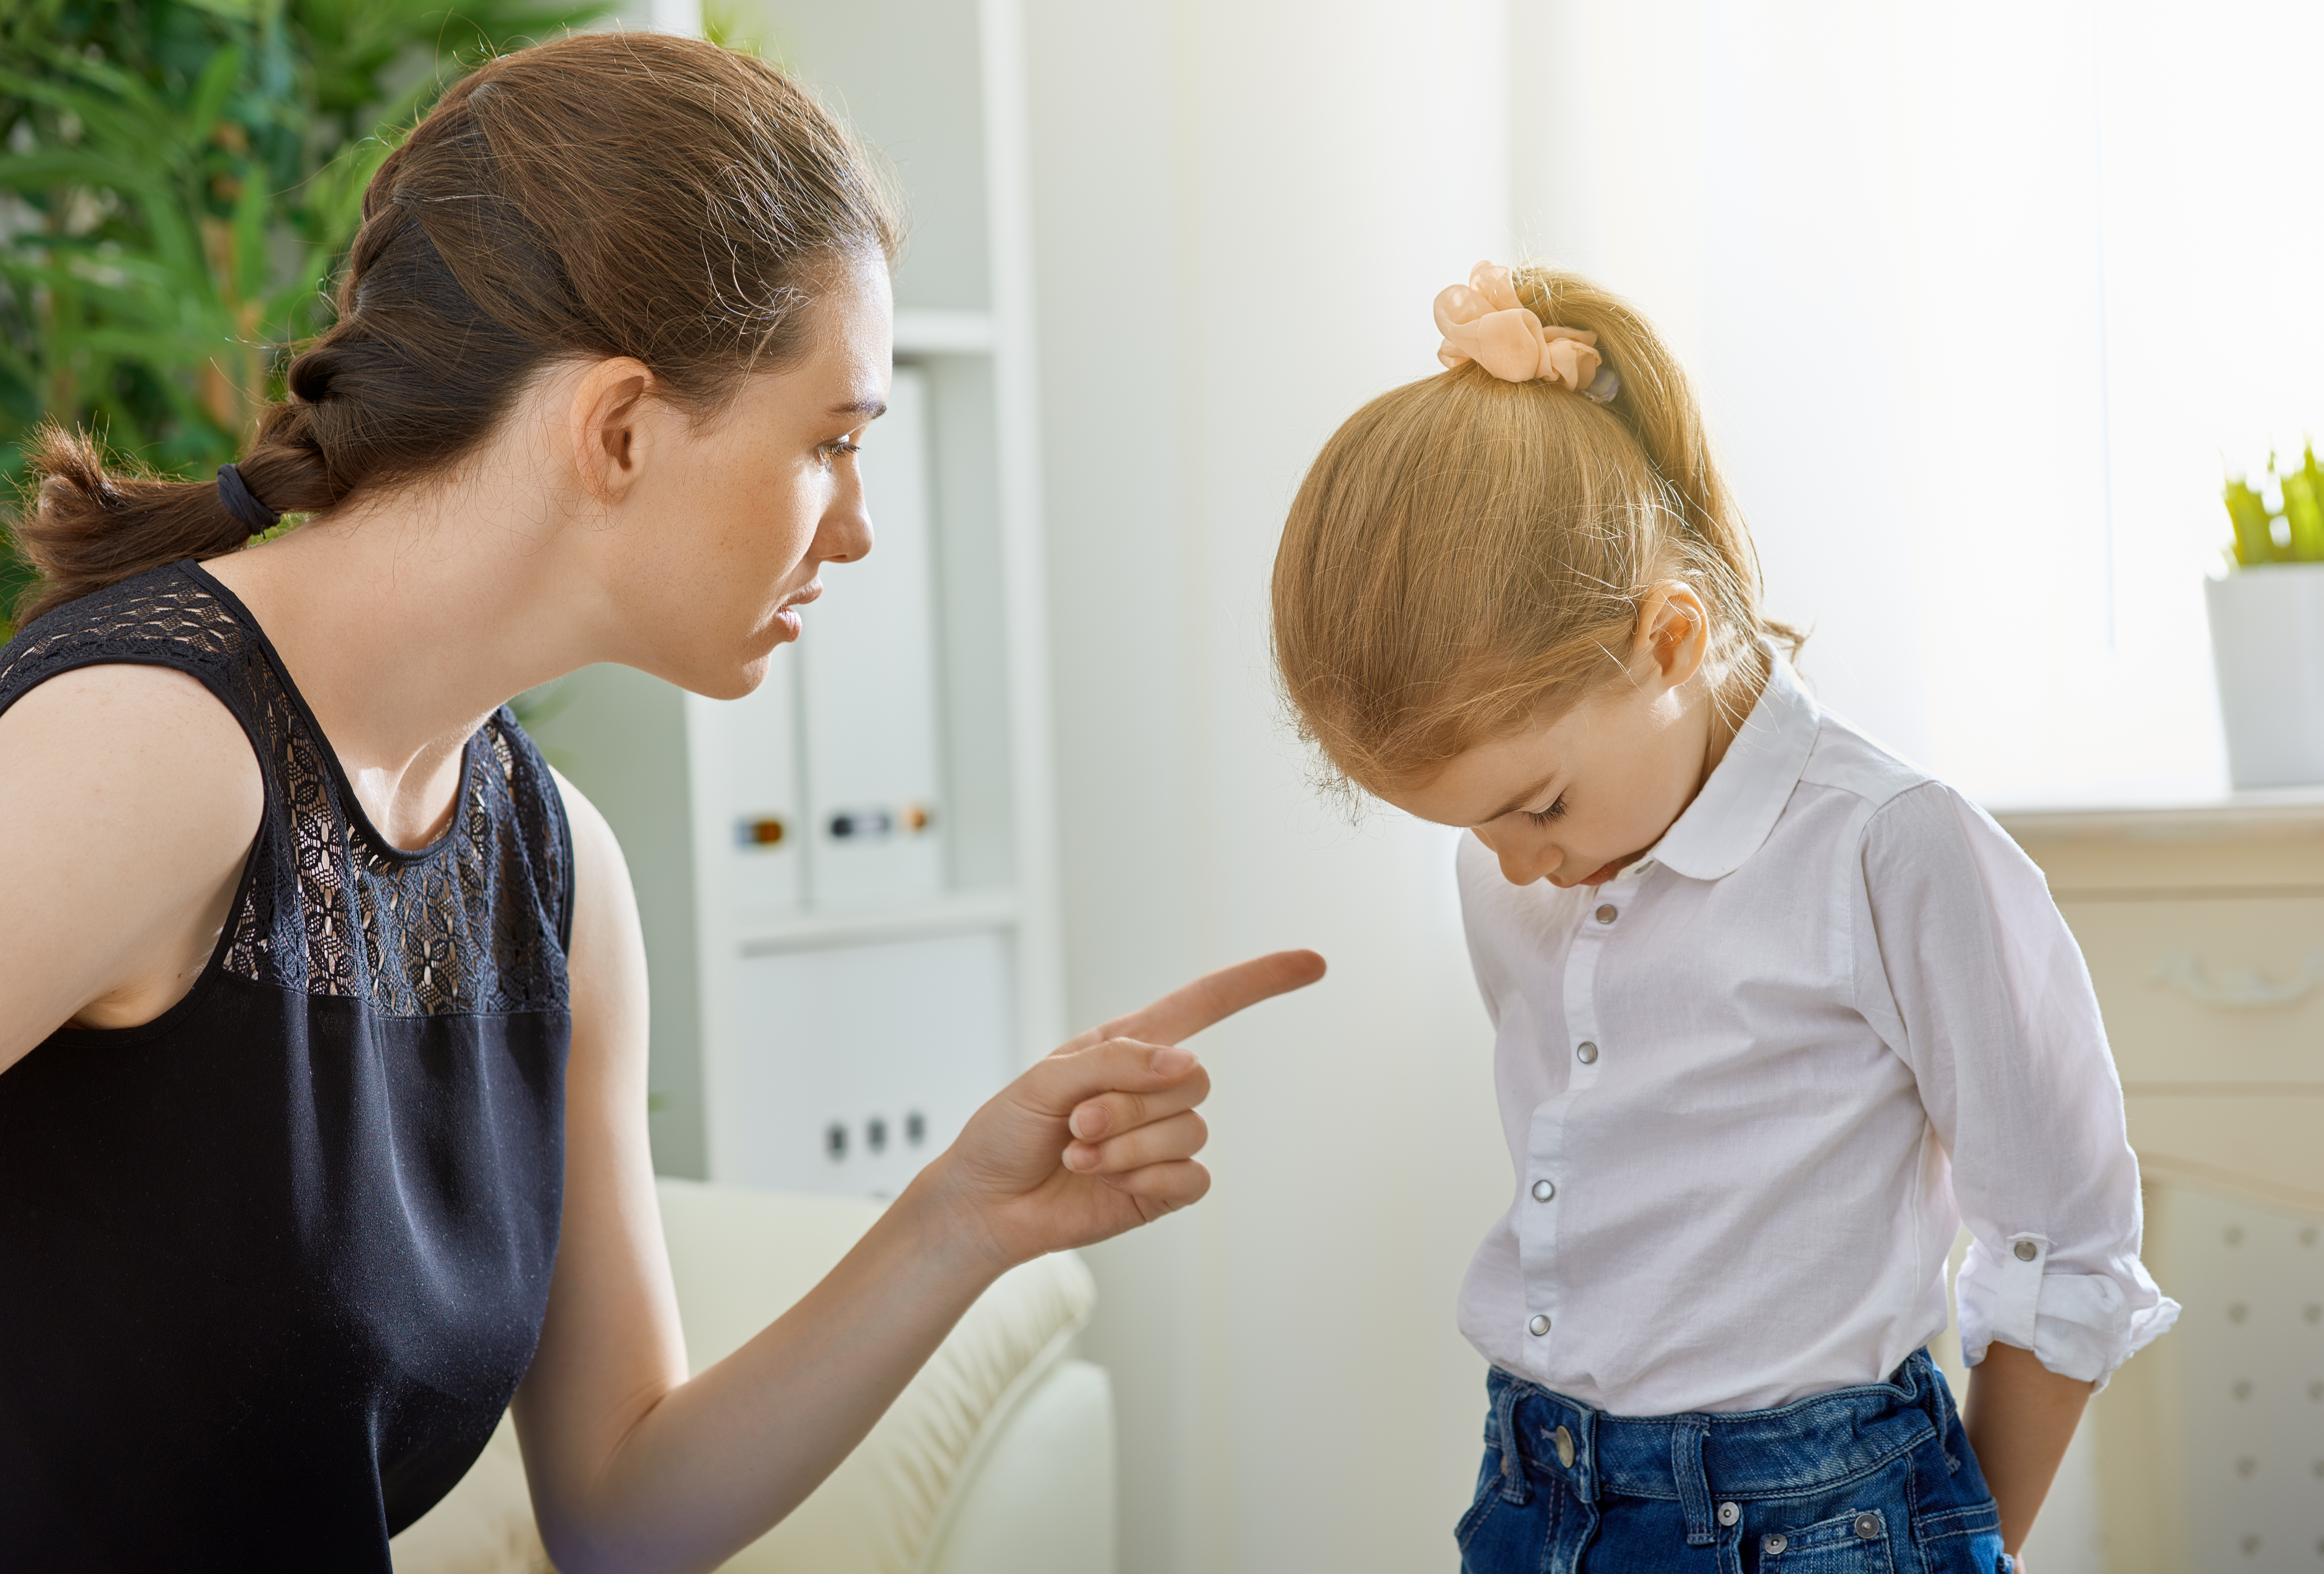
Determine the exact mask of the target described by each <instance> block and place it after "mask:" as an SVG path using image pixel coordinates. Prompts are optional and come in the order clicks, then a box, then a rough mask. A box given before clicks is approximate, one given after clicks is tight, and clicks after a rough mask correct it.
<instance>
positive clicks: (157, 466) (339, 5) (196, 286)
mask: <svg viewBox="0 0 2324 1574" xmlns="http://www.w3.org/2000/svg"><path fill="white" fill-rule="evenodd" d="M610 8H611V6H610V4H609V3H608V0H580V3H572V0H5V4H0V479H5V480H12V481H21V478H22V475H23V463H24V461H23V443H24V441H25V439H26V437H28V436H29V435H30V433H31V431H32V428H34V427H35V426H36V425H37V424H38V423H39V422H40V421H42V419H58V420H62V421H68V422H78V423H80V424H83V425H86V426H88V427H89V428H91V429H92V430H94V431H97V433H99V434H100V435H101V436H103V437H104V438H105V439H106V442H107V444H108V445H109V446H111V447H113V448H114V449H115V451H116V452H119V453H121V454H123V455H124V456H128V457H130V458H132V459H134V461H135V462H137V463H139V464H142V465H146V466H148V467H150V468H152V469H153V470H155V471H157V472H161V473H164V474H200V473H202V472H203V471H205V470H207V469H208V468H211V467H214V466H216V465H219V464H222V463H224V462H225V461H226V460H227V459H230V458H232V457H233V456H234V455H235V452H236V450H237V448H238V447H239V446H240V445H241V443H242V441H243V439H244V437H246V436H247V435H248V433H249V431H250V429H251V427H252V425H253V423H254V419H255V418H256V416H257V413H258V411H259V410H261V409H262V408H263V406H264V404H265V403H266V402H267V401H268V400H271V399H274V398H278V397H280V395H281V373H282V368H283V366H284V364H286V363H287V360H288V358H289V357H288V351H289V350H290V348H291V346H292V345H296V344H297V343H298V341H300V339H302V338H304V337H306V336H309V335H310V334H312V333H314V332H315V331H316V330H317V329H318V327H321V326H323V324H324V323H325V322H326V321H327V317H328V312H329V308H328V303H327V293H326V290H327V281H328V277H329V274H330V272H331V271H332V269H333V268H334V267H335V266H336V264H337V262H338V260H339V258H340V257H341V255H342V254H343V253H345V251H346V246H347V244H348V243H349V241H350V240H351V239H352V238H353V236H354V234H355V226H356V223H357V221H358V219H359V218H360V216H361V203H362V197H363V189H364V183H365V182H366V181H368V180H369V179H370V178H371V175H372V172H373V171H374V170H376V169H377V168H378V166H379V162H380V161H381V160H382V159H383V158H385V157H386V155H387V153H388V152H389V150H390V149H391V148H392V147H393V145H394V143H395V140H396V138H397V137H398V136H399V135H400V134H401V132H402V131H403V130H404V129H406V128H408V127H409V126H410V124H412V122H413V121H414V120H415V119H416V118H417V117H418V115H420V114H421V113H422V112H424V111H425V110H426V108H427V107H428V106H429V104H430V103H432V102H433V101H434V99H435V97H436V96H437V95H438V93H439V92H440V91H442V88H443V87H444V85H445V84H446V83H447V82H448V81H449V80H450V79H452V78H453V77H454V76H456V75H457V72H458V71H459V70H460V69H463V67H464V66H465V65H466V64H468V63H472V62H473V61H475V60H479V59H482V58H484V57H486V56H488V55H490V54H492V53H493V52H497V51H502V50H505V49H508V48H512V47H515V46H517V45H521V44H522V43H524V42H526V41H530V40H532V39H537V38H542V37H547V36H551V35H553V34H555V33H557V32H561V31H563V30H565V29H567V28H569V27H573V26H576V25H579V24H581V23H586V22H589V21H591V20H594V19H595V18H596V17H598V16H601V15H603V14H604V13H605V12H606V11H607V10H609V9H610ZM28 577H29V575H28V573H27V571H26V570H25V568H24V566H23V564H22V562H21V561H19V560H18V559H16V557H14V553H13V552H10V551H6V550H0V616H4V615H5V609H6V607H7V606H8V605H9V604H11V603H13V601H14V593H15V591H16V590H17V589H18V588H19V587H21V585H22V584H23V583H24V581H25V580H26V579H27V578H28ZM6 631H7V630H6V625H5V622H0V638H5V634H6Z"/></svg>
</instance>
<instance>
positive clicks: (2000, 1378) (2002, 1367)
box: [1961, 1339, 2091, 1557]
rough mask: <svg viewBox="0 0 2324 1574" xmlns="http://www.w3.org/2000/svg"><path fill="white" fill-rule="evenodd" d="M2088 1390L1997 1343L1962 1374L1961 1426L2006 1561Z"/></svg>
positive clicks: (2043, 1492) (2053, 1473)
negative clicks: (1965, 1383)
mask: <svg viewBox="0 0 2324 1574" xmlns="http://www.w3.org/2000/svg"><path fill="white" fill-rule="evenodd" d="M2090 1393H2091V1387H2090V1385H2089V1384H2088V1383H2085V1382H2082V1381H2081V1380H2080V1379H2079V1378H2074V1377H2061V1376H2058V1374H2057V1373H2055V1372H2052V1370H2050V1368H2049V1367H2045V1366H2043V1364H2042V1363H2041V1362H2040V1361H2038V1360H2035V1359H2034V1358H2033V1354H2032V1352H2030V1351H2027V1350H2021V1349H2019V1348H2017V1347H2016V1346H2015V1345H2006V1344H2003V1343H2002V1342H2001V1341H2000V1340H1999V1339H1996V1340H1994V1341H1993V1342H1992V1343H1991V1344H1989V1345H1987V1346H1986V1348H1985V1359H1984V1360H1982V1361H1980V1362H1979V1363H1978V1366H1977V1367H1976V1369H1975V1370H1974V1371H1972V1372H1971V1373H1970V1374H1969V1397H1968V1400H1967V1401H1966V1402H1965V1403H1964V1404H1962V1406H1961V1424H1962V1425H1963V1426H1964V1427H1966V1428H1967V1429H1968V1431H1969V1448H1970V1449H1971V1450H1973V1451H1974V1452H1975V1453H1976V1455H1977V1462H1978V1465H1979V1466H1980V1467H1982V1468H1983V1469H1984V1471H1985V1484H1986V1486H1987V1487H1989V1488H1990V1489H1991V1490H1992V1492H1993V1500H1994V1503H1995V1504H1996V1505H1997V1506H1998V1507H1999V1508H2000V1510H2001V1547H2002V1551H2006V1552H2007V1553H2009V1554H2010V1556H2012V1557H2015V1556H2016V1555H2017V1549H2018V1548H2019V1547H2020V1546H2022V1545H2024V1541H2025V1534H2026V1533H2027V1532H2028V1531H2031V1530H2032V1529H2033V1516H2034V1515H2035V1514H2039V1513H2040V1512H2041V1510H2042V1500H2043V1498H2045V1497H2047V1496H2049V1495H2050V1483H2051V1482H2052V1480H2053V1479H2055V1478H2056V1477H2057V1474H2058V1462H2059V1461H2060V1460H2061V1459H2064V1458H2065V1457H2066V1445H2067V1444H2068V1443H2070V1442H2072V1441H2074V1428H2075V1426H2076V1425H2077V1424H2079V1423H2080V1421H2081V1419H2082V1407H2083V1406H2084V1405H2086V1404H2089V1402H2090Z"/></svg>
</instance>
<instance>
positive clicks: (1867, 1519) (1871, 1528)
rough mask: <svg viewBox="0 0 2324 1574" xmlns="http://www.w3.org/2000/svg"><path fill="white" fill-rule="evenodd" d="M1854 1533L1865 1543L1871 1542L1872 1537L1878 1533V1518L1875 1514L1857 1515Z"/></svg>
mask: <svg viewBox="0 0 2324 1574" xmlns="http://www.w3.org/2000/svg"><path fill="white" fill-rule="evenodd" d="M1856 1533H1857V1535H1858V1537H1860V1538H1861V1539H1863V1540H1865V1541H1867V1542H1868V1541H1870V1540H1872V1538H1873V1537H1875V1536H1877V1535H1878V1534H1879V1533H1880V1516H1879V1515H1878V1514H1858V1515H1857V1516H1856Z"/></svg>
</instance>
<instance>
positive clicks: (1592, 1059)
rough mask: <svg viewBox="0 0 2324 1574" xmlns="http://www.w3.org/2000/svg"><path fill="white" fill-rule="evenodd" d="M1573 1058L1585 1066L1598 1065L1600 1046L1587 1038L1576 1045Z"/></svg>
mask: <svg viewBox="0 0 2324 1574" xmlns="http://www.w3.org/2000/svg"><path fill="white" fill-rule="evenodd" d="M1573 1058H1574V1059H1576V1060H1578V1061H1580V1062H1581V1063H1582V1064H1583V1065H1586V1066H1594V1065H1596V1064H1597V1063H1598V1046H1597V1045H1594V1044H1592V1043H1591V1042H1590V1041H1589V1040H1588V1039H1586V1038H1585V1039H1583V1040H1582V1042H1581V1043H1580V1044H1578V1045H1574V1048H1573Z"/></svg>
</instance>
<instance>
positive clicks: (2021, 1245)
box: [2010, 1240, 2042, 1263]
mask: <svg viewBox="0 0 2324 1574" xmlns="http://www.w3.org/2000/svg"><path fill="white" fill-rule="evenodd" d="M2010 1249H2011V1250H2013V1251H2015V1253H2016V1254H2017V1260H2018V1261H2019V1262H2021V1263H2030V1262H2032V1261H2033V1259H2034V1258H2035V1257H2038V1256H2041V1255H2042V1248H2041V1247H2037V1246H2035V1245H2034V1244H2033V1242H2032V1241H2030V1240H2021V1241H2019V1242H2018V1243H2017V1244H2016V1245H2015V1247H2011V1248H2010Z"/></svg>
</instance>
